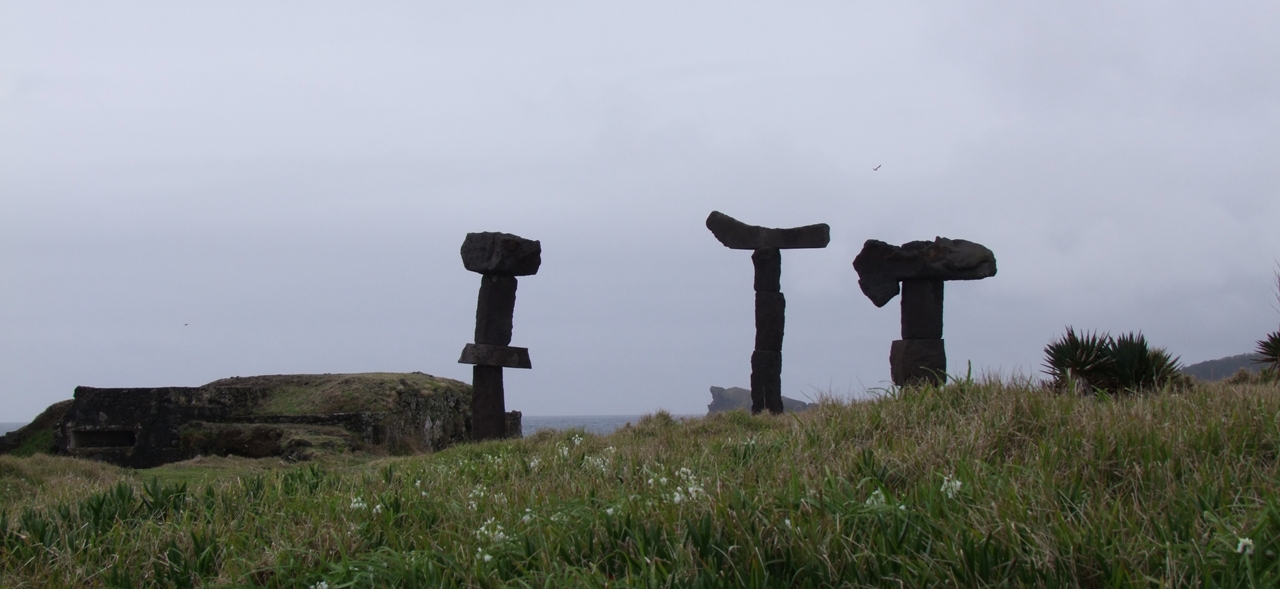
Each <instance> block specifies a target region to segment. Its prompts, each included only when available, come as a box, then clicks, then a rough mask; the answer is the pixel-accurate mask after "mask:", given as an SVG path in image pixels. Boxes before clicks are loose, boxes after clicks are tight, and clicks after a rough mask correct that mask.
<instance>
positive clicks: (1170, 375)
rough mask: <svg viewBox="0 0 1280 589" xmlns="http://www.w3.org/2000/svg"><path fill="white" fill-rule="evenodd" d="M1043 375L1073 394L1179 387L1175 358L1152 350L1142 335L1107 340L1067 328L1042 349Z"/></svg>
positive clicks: (1096, 335) (1127, 335)
mask: <svg viewBox="0 0 1280 589" xmlns="http://www.w3.org/2000/svg"><path fill="white" fill-rule="evenodd" d="M1044 352H1045V372H1046V373H1047V374H1048V375H1049V376H1051V377H1053V379H1054V385H1055V386H1056V387H1057V388H1059V389H1063V388H1071V389H1072V391H1073V392H1082V393H1091V392H1094V391H1096V390H1102V391H1107V392H1111V393H1121V392H1126V391H1127V392H1134V391H1141V390H1148V389H1158V388H1161V387H1164V386H1166V385H1170V384H1182V381H1183V378H1182V377H1181V375H1180V374H1178V369H1179V368H1180V366H1179V363H1178V358H1176V357H1173V356H1171V355H1169V353H1168V352H1166V351H1165V350H1164V349H1162V348H1152V347H1150V346H1149V345H1148V344H1147V339H1146V338H1145V337H1144V336H1143V335H1142V333H1127V334H1124V335H1121V336H1119V337H1115V338H1113V337H1111V336H1110V335H1107V334H1105V333H1103V334H1101V335H1099V334H1098V333H1097V332H1090V333H1084V334H1082V335H1077V334H1076V332H1075V330H1074V329H1072V328H1071V327H1068V328H1067V334H1066V335H1065V336H1063V337H1062V338H1061V339H1059V340H1057V341H1054V342H1051V343H1050V344H1049V345H1048V346H1045V349H1044Z"/></svg>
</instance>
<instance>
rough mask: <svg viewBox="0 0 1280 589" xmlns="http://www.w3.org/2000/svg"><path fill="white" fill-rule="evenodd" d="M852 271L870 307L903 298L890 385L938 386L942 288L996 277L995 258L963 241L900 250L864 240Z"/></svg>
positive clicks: (942, 368)
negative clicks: (900, 337) (869, 300)
mask: <svg viewBox="0 0 1280 589" xmlns="http://www.w3.org/2000/svg"><path fill="white" fill-rule="evenodd" d="M853 268H854V270H857V272H858V286H859V287H861V288H862V292H863V294H865V295H867V298H869V299H871V302H872V303H874V304H875V306H877V307H883V306H885V304H887V303H888V302H889V301H890V300H892V299H893V297H895V296H897V295H898V293H899V292H901V293H902V339H900V340H896V341H894V342H893V345H892V346H891V347H890V349H889V371H890V373H891V374H892V377H893V384H895V385H898V386H906V385H908V384H920V383H934V384H941V383H942V382H943V381H944V380H945V379H946V374H947V352H946V347H945V345H944V342H943V339H942V285H943V282H945V281H948V280H980V279H982V278H987V277H988V276H995V274H996V257H995V254H993V253H992V252H991V250H989V249H987V248H986V247H984V246H982V245H980V244H977V243H973V242H972V241H965V240H963V239H947V238H945V237H938V238H935V239H934V240H933V241H911V242H907V243H904V244H902V246H901V247H899V246H893V245H889V244H887V243H885V242H883V241H877V240H874V239H869V240H867V242H866V243H865V244H864V245H863V246H862V252H860V253H859V254H858V257H856V258H854V260H853ZM899 284H901V287H899Z"/></svg>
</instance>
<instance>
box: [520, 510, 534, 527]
mask: <svg viewBox="0 0 1280 589" xmlns="http://www.w3.org/2000/svg"><path fill="white" fill-rule="evenodd" d="M531 521H533V510H531V509H529V508H528V507H526V508H525V509H524V517H522V518H520V522H521V523H525V524H527V523H529V522H531Z"/></svg>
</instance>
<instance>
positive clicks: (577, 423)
mask: <svg viewBox="0 0 1280 589" xmlns="http://www.w3.org/2000/svg"><path fill="white" fill-rule="evenodd" d="M640 417H642V416H640V415H525V416H524V417H523V418H522V419H521V420H520V421H521V423H520V425H521V428H520V429H521V432H520V433H522V434H524V435H526V436H531V435H533V434H535V433H537V432H538V431H540V430H544V429H555V430H566V429H573V428H582V429H584V430H586V431H588V432H590V433H593V434H598V435H602V436H605V435H609V434H611V433H613V432H614V431H615V430H617V429H619V428H621V427H622V426H624V425H626V424H627V423H631V424H633V425H634V424H635V423H636V422H638V421H640ZM675 417H702V416H701V415H676V416H675ZM24 425H27V424H25V423H3V422H0V435H4V434H6V433H9V432H11V431H13V430H15V429H18V428H20V427H22V426H24Z"/></svg>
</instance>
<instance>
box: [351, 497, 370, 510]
mask: <svg viewBox="0 0 1280 589" xmlns="http://www.w3.org/2000/svg"><path fill="white" fill-rule="evenodd" d="M368 507H369V505H368V504H366V503H365V502H364V499H361V498H359V497H356V498H354V499H352V500H351V509H366V508H368Z"/></svg>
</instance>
